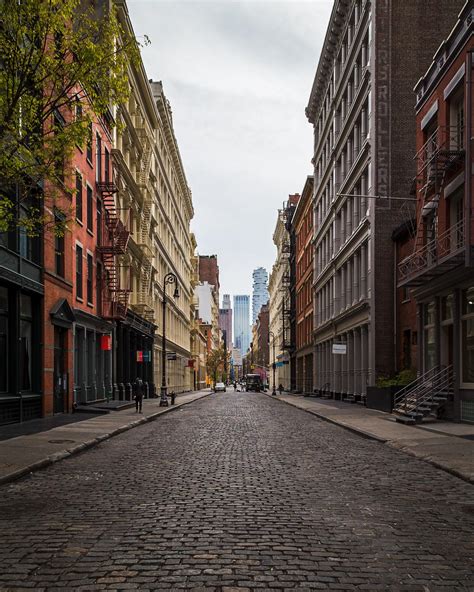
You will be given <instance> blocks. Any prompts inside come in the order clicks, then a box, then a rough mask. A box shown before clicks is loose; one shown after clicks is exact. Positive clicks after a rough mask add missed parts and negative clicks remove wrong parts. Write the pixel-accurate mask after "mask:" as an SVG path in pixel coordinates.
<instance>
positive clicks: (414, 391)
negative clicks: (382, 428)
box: [393, 365, 454, 425]
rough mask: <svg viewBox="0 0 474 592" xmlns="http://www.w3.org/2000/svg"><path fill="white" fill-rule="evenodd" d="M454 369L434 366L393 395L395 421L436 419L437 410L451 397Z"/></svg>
mask: <svg viewBox="0 0 474 592" xmlns="http://www.w3.org/2000/svg"><path fill="white" fill-rule="evenodd" d="M453 389H454V371H453V367H452V365H451V366H436V367H434V368H432V369H431V370H428V372H425V374H423V375H421V376H419V377H418V378H417V379H416V380H414V381H413V382H412V383H410V384H409V385H407V386H406V387H405V388H403V389H402V390H401V391H399V392H398V393H397V394H396V396H395V405H394V409H393V412H394V413H395V414H396V421H397V422H399V423H404V424H406V425H414V424H416V423H421V422H422V421H423V419H425V418H431V419H436V418H437V414H438V410H440V409H441V408H442V407H443V406H444V405H445V404H446V402H447V401H448V400H449V399H450V398H452V396H453Z"/></svg>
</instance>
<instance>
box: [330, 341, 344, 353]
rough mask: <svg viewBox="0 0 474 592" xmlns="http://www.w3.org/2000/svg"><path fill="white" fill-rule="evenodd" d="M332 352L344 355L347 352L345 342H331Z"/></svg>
mask: <svg viewBox="0 0 474 592" xmlns="http://www.w3.org/2000/svg"><path fill="white" fill-rule="evenodd" d="M332 353H333V354H339V355H345V354H347V344H345V343H333V344H332Z"/></svg>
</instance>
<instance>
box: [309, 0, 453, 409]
mask: <svg viewBox="0 0 474 592" xmlns="http://www.w3.org/2000/svg"><path fill="white" fill-rule="evenodd" d="M461 5H462V1H461V0H438V1H437V2H436V10H428V11H427V10H426V2H425V1H424V0H412V1H410V2H396V1H394V0H374V1H372V2H367V1H364V0H336V1H335V2H334V8H333V11H332V14H331V17H330V23H329V27H328V30H327V34H326V38H325V41H324V44H323V49H322V52H321V58H320V61H319V64H318V68H317V72H316V76H315V79H314V84H313V88H312V91H311V95H310V98H309V102H308V106H307V109H306V114H307V116H308V119H309V121H310V123H311V124H312V125H313V128H314V154H313V163H314V186H315V189H314V210H315V224H316V229H315V234H314V248H315V253H314V289H315V295H314V298H315V315H316V318H315V333H314V339H315V356H316V360H315V366H316V386H317V387H318V388H322V387H323V386H325V387H326V388H327V390H329V391H330V392H332V393H333V394H334V395H336V396H341V397H343V398H344V397H351V398H352V397H354V396H363V395H365V393H366V388H367V385H374V384H375V382H376V380H377V378H378V377H380V376H391V375H393V374H394V372H395V351H394V340H393V338H388V337H387V336H389V335H390V336H391V335H393V331H394V322H395V320H394V306H393V294H394V289H395V282H394V277H395V273H394V262H393V244H392V232H393V230H394V229H395V228H396V227H398V226H399V225H400V224H401V223H402V222H403V221H404V220H405V219H406V218H407V203H408V202H405V201H403V198H405V197H408V196H409V190H410V185H411V182H412V179H413V177H414V175H415V168H414V162H413V158H412V155H413V153H414V148H415V136H414V133H413V130H414V123H415V121H414V120H415V117H414V113H413V94H412V89H413V86H414V84H415V83H416V81H417V80H418V79H419V77H420V76H421V75H422V73H423V72H424V70H425V69H426V67H427V66H428V65H429V63H430V62H431V59H432V55H433V53H434V51H435V50H436V48H437V47H438V45H439V42H440V39H442V38H443V37H444V35H445V34H446V29H449V23H451V22H452V21H453V18H454V19H455V16H456V13H457V10H459V9H460V8H461ZM376 196H381V197H380V198H378V199H377V197H376ZM382 197H390V198H392V197H398V198H401V199H402V200H401V201H398V200H394V199H382ZM335 344H342V345H343V346H345V348H339V349H340V350H342V351H345V352H346V353H345V354H343V355H335V354H333V345H335Z"/></svg>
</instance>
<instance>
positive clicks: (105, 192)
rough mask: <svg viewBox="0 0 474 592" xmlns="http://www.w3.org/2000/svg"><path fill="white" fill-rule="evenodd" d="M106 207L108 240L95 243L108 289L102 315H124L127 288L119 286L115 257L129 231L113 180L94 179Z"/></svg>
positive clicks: (115, 317) (124, 244)
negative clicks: (121, 215) (125, 224)
mask: <svg viewBox="0 0 474 592" xmlns="http://www.w3.org/2000/svg"><path fill="white" fill-rule="evenodd" d="M97 189H98V191H99V192H100V193H101V197H102V203H103V205H104V210H105V226H106V229H107V241H105V242H104V244H101V245H99V246H98V247H97V251H98V252H99V253H100V255H101V259H102V263H103V265H104V269H105V277H106V283H107V289H106V290H104V291H103V304H104V317H105V318H110V319H123V318H125V316H126V314H127V308H128V302H129V296H130V290H129V289H127V288H122V287H121V282H120V266H119V263H118V257H119V256H120V255H124V254H125V252H126V250H127V245H128V240H129V238H130V232H129V231H128V230H127V229H126V228H125V226H124V224H123V222H122V221H121V219H120V217H119V214H118V211H117V206H116V202H115V194H116V193H117V191H118V189H117V186H116V185H115V183H114V182H105V183H97Z"/></svg>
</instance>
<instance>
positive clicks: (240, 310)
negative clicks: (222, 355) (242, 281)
mask: <svg viewBox="0 0 474 592" xmlns="http://www.w3.org/2000/svg"><path fill="white" fill-rule="evenodd" d="M249 321H250V296H248V295H247V294H240V295H238V296H234V344H235V347H236V348H237V349H240V351H241V353H242V355H244V354H245V353H246V351H247V350H248V348H249V346H250V322H249Z"/></svg>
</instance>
